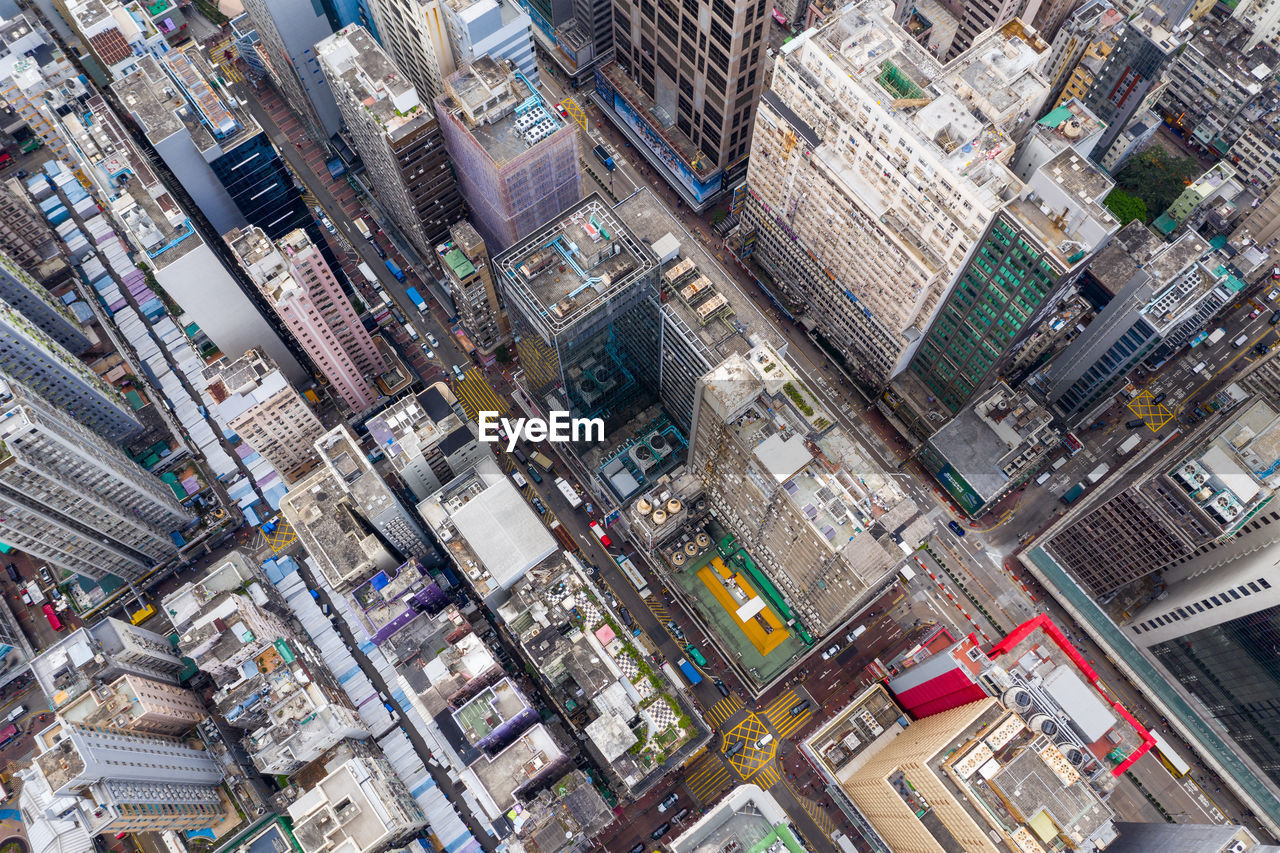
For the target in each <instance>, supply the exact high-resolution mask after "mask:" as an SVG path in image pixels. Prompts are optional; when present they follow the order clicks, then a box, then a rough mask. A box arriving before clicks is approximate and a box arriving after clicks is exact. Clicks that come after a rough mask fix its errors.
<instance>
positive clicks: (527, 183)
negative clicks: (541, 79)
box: [435, 56, 582, 254]
mask: <svg viewBox="0 0 1280 853" xmlns="http://www.w3.org/2000/svg"><path fill="white" fill-rule="evenodd" d="M444 85H445V92H444V94H443V95H442V96H441V97H439V98H437V99H436V102H435V110H436V116H437V117H438V118H439V120H440V130H441V132H442V134H443V135H444V144H445V147H446V148H447V149H448V151H449V156H450V157H451V158H452V159H453V162H454V164H455V166H456V171H457V175H458V186H459V188H460V189H461V190H462V196H463V198H464V199H466V201H467V206H468V207H469V208H470V209H471V221H472V222H473V223H474V224H475V227H476V230H477V231H479V232H480V236H482V237H483V238H484V241H485V244H486V245H487V246H488V247H489V250H490V251H492V252H494V253H495V254H496V253H498V252H501V251H502V250H504V249H506V248H507V247H508V246H511V245H512V244H513V243H515V242H516V241H517V240H520V239H522V238H524V237H525V236H527V235H528V234H530V233H531V232H532V231H533V230H534V229H535V228H537V227H538V226H540V225H542V224H543V223H545V222H547V221H549V220H551V219H553V218H554V217H555V216H556V214H558V213H560V211H562V210H567V209H568V208H569V207H571V206H572V205H573V204H575V203H576V202H577V201H578V200H579V199H581V198H582V177H581V172H580V167H579V166H578V158H579V152H578V128H577V126H576V125H574V124H573V123H571V122H569V121H566V120H564V119H562V118H561V117H560V116H559V115H557V114H556V112H555V110H553V109H552V108H551V107H550V105H548V104H547V103H546V102H545V101H543V100H542V97H541V96H540V95H539V94H538V92H537V90H536V89H533V88H531V87H530V85H529V80H528V78H527V77H525V76H524V75H523V74H517V73H516V72H515V70H514V69H512V68H511V67H510V66H508V65H507V64H506V63H504V62H501V61H494V59H493V58H490V57H487V56H486V57H480V58H479V59H477V60H476V61H475V62H473V63H472V64H471V65H470V66H469V67H467V68H464V69H462V70H460V71H458V72H456V73H454V74H451V75H450V76H449V78H448V79H447V80H445V84H444Z"/></svg>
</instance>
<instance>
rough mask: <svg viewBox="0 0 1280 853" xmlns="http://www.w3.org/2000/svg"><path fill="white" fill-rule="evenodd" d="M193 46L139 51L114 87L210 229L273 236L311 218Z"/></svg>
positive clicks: (263, 140) (261, 136)
mask: <svg viewBox="0 0 1280 853" xmlns="http://www.w3.org/2000/svg"><path fill="white" fill-rule="evenodd" d="M213 76H214V75H213V69H212V68H211V67H210V66H209V63H208V60H206V59H205V57H204V55H203V54H202V53H201V52H200V50H199V49H198V48H197V47H194V46H192V47H187V48H183V49H180V50H172V51H170V52H168V53H166V54H164V55H163V56H162V57H159V58H155V57H150V56H144V57H142V58H141V59H140V60H139V61H138V67H137V68H136V69H135V70H134V71H133V72H132V73H131V74H129V75H128V76H127V77H124V78H123V79H121V80H118V81H117V82H116V83H115V84H114V85H113V86H112V89H113V90H114V91H115V93H116V97H118V98H119V100H120V103H121V104H123V105H124V107H125V109H126V110H128V112H129V115H130V116H132V117H133V120H134V121H135V122H136V123H137V124H138V126H139V127H140V128H141V129H142V132H143V133H144V134H145V135H146V137H147V139H148V141H150V142H151V144H152V145H153V146H154V147H155V150H156V153H157V154H159V155H160V159H161V160H163V161H164V164H165V165H166V166H168V167H169V171H171V172H172V173H173V175H174V177H176V178H177V179H178V182H179V183H180V184H181V185H182V188H183V190H184V191H185V192H186V193H187V194H188V195H189V196H190V197H191V199H192V201H194V202H195V203H196V206H197V207H199V208H200V212H201V213H203V214H204V216H205V218H206V219H208V220H209V224H211V225H212V226H213V228H214V230H215V231H217V232H218V233H219V234H225V233H226V232H228V231H230V230H231V229H233V228H239V227H242V226H244V225H245V224H246V223H247V224H252V225H257V226H259V227H261V228H262V229H263V230H264V231H266V232H267V235H268V236H269V237H271V238H272V239H278V238H280V237H283V236H284V235H285V234H287V233H289V232H290V231H293V230H294V229H296V228H302V227H303V226H305V225H306V224H308V223H309V222H310V221H311V216H310V214H309V213H308V211H307V205H306V203H305V202H303V200H302V194H301V193H300V192H299V190H298V189H297V187H295V186H294V184H293V178H292V176H291V174H290V173H289V170H288V168H287V167H286V166H285V164H284V161H283V160H282V159H281V157H280V153H279V152H278V151H276V149H275V147H274V146H273V145H272V144H271V140H270V139H268V138H267V134H266V132H265V131H263V129H262V128H261V127H259V126H258V123H257V122H256V121H254V119H253V117H252V116H250V115H249V111H248V109H247V108H245V107H243V106H241V105H240V104H239V102H237V101H236V100H235V98H233V97H227V96H225V95H224V94H223V93H222V92H221V91H220V90H219V88H218V87H217V85H216V84H215V83H214V82H213Z"/></svg>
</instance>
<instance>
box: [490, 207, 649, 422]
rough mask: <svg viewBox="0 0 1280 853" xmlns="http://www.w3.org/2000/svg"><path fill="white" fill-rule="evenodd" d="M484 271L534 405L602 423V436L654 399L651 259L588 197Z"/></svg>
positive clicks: (611, 214)
mask: <svg viewBox="0 0 1280 853" xmlns="http://www.w3.org/2000/svg"><path fill="white" fill-rule="evenodd" d="M493 265H494V268H495V271H496V278H497V280H498V285H499V288H500V289H501V291H502V293H503V296H504V297H505V302H506V305H507V313H508V317H509V319H510V321H511V326H512V332H513V333H515V334H516V335H517V343H516V347H517V349H518V350H519V352H520V364H521V366H522V367H523V369H524V375H525V382H526V386H527V389H528V391H529V394H530V397H531V398H532V399H533V400H534V401H535V403H536V404H537V405H538V406H539V407H541V406H544V405H545V406H547V407H548V408H549V409H556V408H558V409H562V410H565V411H569V412H571V413H572V415H573V416H574V417H588V418H590V417H600V418H603V419H604V421H605V433H606V435H608V433H610V432H611V431H613V430H614V429H615V428H617V427H619V426H621V425H622V424H624V423H626V422H627V421H629V420H630V419H631V418H632V417H633V416H635V415H636V414H637V413H638V412H639V411H641V410H643V409H645V408H646V407H648V406H650V405H652V404H653V403H654V402H656V400H657V394H658V390H659V384H660V382H659V370H660V367H659V365H660V359H661V352H662V323H661V319H660V313H659V302H658V286H657V272H658V262H657V259H656V258H655V257H654V255H653V253H652V252H651V251H649V249H648V247H647V246H645V245H644V244H643V243H642V242H640V240H639V239H638V238H637V237H636V236H635V235H634V234H633V233H632V232H631V231H630V230H628V229H627V227H626V226H625V225H624V224H623V223H622V222H621V221H620V220H619V218H618V217H617V215H616V214H615V213H614V212H613V211H612V210H611V209H610V208H609V206H608V205H607V204H606V203H605V201H604V199H603V198H601V196H600V195H599V194H598V193H592V194H591V195H589V196H587V197H586V198H585V199H583V200H582V201H581V202H579V203H577V204H575V205H574V206H572V207H570V208H568V209H566V210H565V211H563V212H562V213H560V214H559V215H558V216H557V217H556V218H555V219H553V220H551V221H549V222H547V223H546V224H544V225H543V226H542V227H540V228H538V229H537V230H536V231H533V232H532V233H530V234H529V235H528V236H527V237H525V238H524V239H523V240H521V241H520V242H519V243H517V244H515V245H514V246H512V247H511V248H510V249H508V250H507V251H505V252H503V253H502V254H500V255H498V256H497V257H495V258H494V260H493ZM562 267H563V269H561V268H562Z"/></svg>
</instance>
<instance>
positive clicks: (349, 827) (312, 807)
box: [289, 753, 427, 853]
mask: <svg viewBox="0 0 1280 853" xmlns="http://www.w3.org/2000/svg"><path fill="white" fill-rule="evenodd" d="M326 769H328V771H329V772H328V774H327V775H326V776H325V777H324V778H323V779H321V780H320V781H319V782H317V783H316V784H315V787H313V788H311V790H309V791H307V792H306V793H304V794H303V795H302V796H300V797H298V799H296V800H295V801H293V802H292V803H291V804H290V805H289V818H290V819H291V820H292V821H293V836H294V838H295V839H297V842H298V844H299V846H300V847H301V848H302V853H327V851H330V850H341V851H344V853H377V851H379V850H386V849H388V848H389V847H393V846H395V842H397V841H399V842H402V843H403V842H406V841H408V840H409V839H411V838H413V837H414V836H415V835H417V834H418V833H419V832H420V831H421V830H422V829H423V827H425V826H426V825H427V818H426V816H425V815H423V813H422V809H421V808H420V807H419V806H418V804H417V802H415V801H414V799H413V797H412V796H411V795H410V794H409V789H408V788H406V787H405V785H404V782H402V781H400V777H399V776H397V775H396V772H395V769H394V768H392V766H391V764H390V763H389V762H388V761H387V759H386V758H383V757H382V755H381V754H380V753H377V754H370V755H351V756H350V757H348V758H347V759H346V760H345V761H342V762H341V763H338V761H337V760H334V761H333V762H332V763H331V764H329V765H326Z"/></svg>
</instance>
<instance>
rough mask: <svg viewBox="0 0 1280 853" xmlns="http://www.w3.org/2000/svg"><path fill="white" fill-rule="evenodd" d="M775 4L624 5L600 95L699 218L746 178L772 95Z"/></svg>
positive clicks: (617, 14)
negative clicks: (767, 65) (767, 85)
mask: <svg viewBox="0 0 1280 853" xmlns="http://www.w3.org/2000/svg"><path fill="white" fill-rule="evenodd" d="M768 17H769V15H768V4H766V3H763V2H756V0H737V2H734V3H727V2H724V0H697V2H695V0H689V2H685V3H683V4H677V3H649V2H647V0H615V2H614V4H613V47H614V58H613V60H612V61H611V62H608V63H606V64H604V65H602V66H600V67H599V68H598V69H597V70H596V87H595V92H594V93H593V95H592V97H593V99H594V100H595V101H596V103H597V104H598V105H599V106H600V107H601V109H602V110H603V111H604V114H605V115H606V116H608V117H609V120H610V121H612V122H613V123H614V124H615V125H617V127H618V129H619V130H620V131H622V133H623V135H624V136H626V137H627V138H628V139H630V140H631V143H632V145H634V146H635V150H636V151H637V152H639V153H640V154H641V155H643V156H644V157H645V159H647V160H648V161H649V163H650V164H651V165H652V166H653V168H654V170H655V171H656V172H657V173H658V174H659V175H661V176H662V177H663V179H664V180H666V181H667V182H668V183H669V184H671V186H672V187H673V188H674V189H675V190H676V192H677V193H679V194H680V197H681V198H683V199H684V202H685V204H687V205H689V206H690V208H692V209H693V210H703V209H705V208H706V207H708V206H709V205H710V204H711V203H712V202H713V201H714V200H715V199H716V198H718V197H719V196H720V194H721V193H722V192H723V191H725V190H726V189H728V187H729V180H730V178H731V176H733V175H738V174H741V171H742V169H743V167H744V166H745V165H746V158H747V153H748V152H749V151H750V150H751V131H752V128H753V127H754V126H755V114H756V105H757V104H758V103H759V101H760V91H761V89H763V88H764V70H763V65H762V63H763V62H764V55H763V54H764V49H765V36H764V33H765V28H766V27H768V26H770V24H769V21H768Z"/></svg>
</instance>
